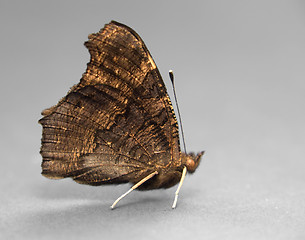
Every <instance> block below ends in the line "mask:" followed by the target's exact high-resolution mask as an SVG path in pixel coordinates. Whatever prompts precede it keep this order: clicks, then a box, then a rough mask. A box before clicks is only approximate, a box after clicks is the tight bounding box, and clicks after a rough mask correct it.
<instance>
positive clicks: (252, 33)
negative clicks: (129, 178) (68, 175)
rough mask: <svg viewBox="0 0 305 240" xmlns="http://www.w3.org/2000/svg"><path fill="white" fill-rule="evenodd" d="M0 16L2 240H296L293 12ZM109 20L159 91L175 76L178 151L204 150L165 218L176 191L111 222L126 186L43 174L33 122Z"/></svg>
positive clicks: (72, 77) (251, 4) (84, 9)
mask: <svg viewBox="0 0 305 240" xmlns="http://www.w3.org/2000/svg"><path fill="white" fill-rule="evenodd" d="M178 2H179V3H178ZM0 5H1V6H0V25H1V44H0V61H1V62H0V66H1V88H0V104H1V106H0V109H1V118H0V123H1V124H0V130H1V134H0V146H1V167H0V176H1V182H0V187H1V189H0V190H1V195H0V239H93V238H98V239H144V237H145V239H160V238H162V237H164V238H165V237H166V238H169V239H186V238H194V239H199V237H200V238H201V239H305V163H304V159H305V158H304V154H305V147H304V146H305V125H304V123H305V112H304V111H305V108H304V107H305V101H304V100H305V94H304V93H305V80H304V77H305V68H304V66H305V44H304V43H305V9H304V8H305V4H304V2H303V1H288V0H287V1H268V0H267V1H265V0H264V1H236V0H234V1H225V0H223V1H212V0H211V1H112V2H111V3H110V1H3V0H2V1H1V2H0ZM112 19H114V20H117V21H120V22H123V23H125V24H127V25H129V26H130V27H132V28H134V29H135V30H136V31H137V32H138V33H139V34H140V35H141V36H142V38H143V39H144V41H145V42H146V44H147V46H148V48H149V49H150V51H151V53H152V55H153V57H154V59H155V61H156V63H157V65H158V67H159V69H160V71H161V74H162V75H163V78H164V81H165V82H166V83H167V84H168V83H169V80H168V77H167V71H168V70H169V69H174V71H175V75H176V88H177V94H178V98H179V103H180V108H181V112H182V118H183V123H184V130H185V136H186V143H187V148H188V150H191V151H196V152H198V151H200V150H206V156H205V157H204V160H203V162H202V164H201V166H200V167H199V169H198V170H197V172H196V173H195V174H194V175H192V176H187V178H186V181H185V184H184V185H183V188H182V190H181V195H180V198H179V201H178V208H177V209H176V210H174V211H173V210H171V208H170V206H171V204H172V201H173V197H174V192H175V190H176V187H175V188H172V189H169V190H166V191H163V190H157V191H150V192H134V193H132V194H131V195H130V196H128V197H127V198H126V199H124V200H123V201H122V202H120V203H119V205H118V208H117V209H115V210H114V211H111V210H110V209H109V206H110V205H111V204H112V201H113V200H115V199H116V198H117V197H118V196H119V195H120V194H121V193H123V192H124V191H126V190H127V189H128V187H129V186H128V185H122V186H107V187H90V186H84V185H79V184H76V183H74V182H72V181H71V180H70V179H67V180H61V181H52V180H48V179H45V178H43V177H42V176H41V175H40V171H41V170H40V162H41V157H40V155H39V153H38V152H39V147H40V138H41V126H39V125H38V123H37V120H38V119H39V118H40V112H41V110H42V109H44V108H47V107H49V106H51V105H54V104H56V103H57V101H58V100H59V99H60V98H61V97H62V96H64V95H65V94H66V92H67V91H68V89H69V88H70V87H71V86H72V85H73V84H76V83H77V82H78V81H79V79H80V77H81V74H82V73H83V72H84V71H85V68H86V63H87V62H88V59H89V54H88V52H87V50H86V49H85V47H84V46H83V42H84V41H86V40H87V35H88V34H89V33H92V32H97V31H98V30H99V29H100V28H101V27H103V25H104V24H105V23H107V22H109V21H110V20H112ZM169 92H170V94H171V91H169ZM126 237H127V238H126Z"/></svg>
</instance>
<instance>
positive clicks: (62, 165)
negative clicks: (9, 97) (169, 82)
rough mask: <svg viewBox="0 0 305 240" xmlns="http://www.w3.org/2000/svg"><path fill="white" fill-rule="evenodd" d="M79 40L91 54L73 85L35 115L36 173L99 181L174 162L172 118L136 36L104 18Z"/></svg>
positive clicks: (124, 178)
mask: <svg viewBox="0 0 305 240" xmlns="http://www.w3.org/2000/svg"><path fill="white" fill-rule="evenodd" d="M85 45H86V47H87V48H88V50H89V52H90V55H91V59H90V62H89V63H88V64H87V70H86V72H85V73H84V74H83V76H82V79H81V81H80V83H79V84H77V85H75V86H73V87H72V88H71V90H70V91H69V92H68V94H67V96H66V97H64V98H63V99H61V100H60V101H59V103H58V104H57V105H56V106H54V107H51V108H50V109H47V110H45V111H44V112H43V115H44V117H43V118H42V119H41V120H40V123H41V124H42V126H43V137H42V147H41V154H42V156H43V163H42V169H43V172H42V173H43V174H44V175H45V176H46V177H50V178H65V177H72V178H73V179H74V180H75V181H77V182H80V183H85V184H90V185H100V184H105V183H124V182H129V181H131V182H137V181H139V180H141V178H143V177H145V176H147V175H148V174H149V173H151V172H152V171H154V169H156V168H157V167H168V166H172V165H179V153H180V149H179V138H178V127H177V122H176V119H175V115H174V112H173V109H172V106H171V103H170V100H169V97H168V95H167V92H166V88H165V86H164V83H163V81H162V79H161V76H160V73H159V71H158V69H157V68H156V65H155V63H154V61H153V60H152V57H151V55H150V53H149V51H148V50H147V48H146V46H145V44H144V42H143V41H142V40H141V38H140V37H139V36H138V35H137V34H136V33H135V32H134V31H133V30H132V29H130V28H128V27H126V26H125V25H122V24H120V23H116V22H111V23H110V24H107V25H105V27H104V28H103V29H101V31H100V32H98V33H96V34H91V35H90V36H89V41H87V42H86V43H85Z"/></svg>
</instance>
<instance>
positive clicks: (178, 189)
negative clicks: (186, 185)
mask: <svg viewBox="0 0 305 240" xmlns="http://www.w3.org/2000/svg"><path fill="white" fill-rule="evenodd" d="M185 175H186V167H184V168H183V171H182V176H181V179H180V182H179V186H178V188H177V191H176V193H175V200H174V203H173V205H172V208H173V209H174V208H176V205H177V200H178V194H179V191H180V188H181V186H182V183H183V181H184V178H185Z"/></svg>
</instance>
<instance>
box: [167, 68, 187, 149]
mask: <svg viewBox="0 0 305 240" xmlns="http://www.w3.org/2000/svg"><path fill="white" fill-rule="evenodd" d="M168 73H169V78H170V80H171V82H172V86H173V92H174V97H175V102H176V106H177V111H178V116H179V123H180V127H181V135H182V140H183V147H184V152H185V154H186V146H185V140H184V133H183V127H182V120H181V115H180V110H179V106H178V101H177V96H176V90H175V82H174V73H173V70H169V72H168Z"/></svg>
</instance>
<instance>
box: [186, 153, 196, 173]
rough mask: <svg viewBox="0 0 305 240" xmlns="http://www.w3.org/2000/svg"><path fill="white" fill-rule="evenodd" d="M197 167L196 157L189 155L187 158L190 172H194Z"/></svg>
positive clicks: (187, 166)
mask: <svg viewBox="0 0 305 240" xmlns="http://www.w3.org/2000/svg"><path fill="white" fill-rule="evenodd" d="M196 167H197V166H196V163H195V161H194V159H193V158H191V157H190V156H189V157H188V158H187V160H186V168H187V171H188V172H190V173H193V172H194V171H195V169H196Z"/></svg>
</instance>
